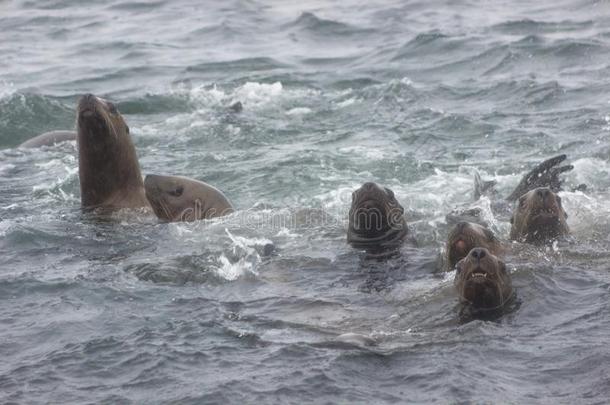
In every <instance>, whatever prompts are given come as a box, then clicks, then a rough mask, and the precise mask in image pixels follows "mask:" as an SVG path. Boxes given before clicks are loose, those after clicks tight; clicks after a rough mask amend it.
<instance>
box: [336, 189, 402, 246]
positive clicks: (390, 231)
mask: <svg viewBox="0 0 610 405" xmlns="http://www.w3.org/2000/svg"><path fill="white" fill-rule="evenodd" d="M408 232H409V229H408V227H407V221H406V220H405V217H404V209H403V207H402V206H401V205H400V204H399V203H398V201H397V200H396V198H395V197H394V192H393V191H392V190H390V189H389V188H385V187H380V186H379V185H377V184H375V183H370V182H369V183H364V184H363V185H362V187H360V188H359V189H358V190H356V191H354V193H353V194H352V205H351V207H350V211H349V226H348V230H347V242H348V243H349V244H350V245H352V246H353V247H355V248H358V249H364V250H366V251H367V252H369V253H381V252H383V251H387V250H395V249H398V248H399V247H400V246H401V245H402V244H403V243H404V242H405V239H406V238H407V235H408Z"/></svg>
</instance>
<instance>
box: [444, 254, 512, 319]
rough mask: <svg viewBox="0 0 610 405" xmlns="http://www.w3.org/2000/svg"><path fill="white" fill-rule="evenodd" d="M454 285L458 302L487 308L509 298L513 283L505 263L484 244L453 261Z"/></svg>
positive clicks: (494, 307)
mask: <svg viewBox="0 0 610 405" xmlns="http://www.w3.org/2000/svg"><path fill="white" fill-rule="evenodd" d="M454 285H455V288H456V290H457V293H458V296H459V300H460V303H462V304H463V305H464V306H466V307H469V309H471V310H474V312H477V311H490V310H495V309H500V308H502V307H503V306H504V304H506V303H507V302H508V301H510V299H511V297H512V295H513V287H512V282H511V279H510V275H509V273H508V271H506V265H505V264H504V262H503V261H501V260H500V259H498V258H497V257H496V256H494V255H493V254H491V252H490V251H489V250H487V249H485V248H474V249H472V250H471V251H470V252H469V253H468V255H467V256H466V257H465V258H464V259H462V260H460V261H459V262H458V264H457V265H456V273H455V279H454Z"/></svg>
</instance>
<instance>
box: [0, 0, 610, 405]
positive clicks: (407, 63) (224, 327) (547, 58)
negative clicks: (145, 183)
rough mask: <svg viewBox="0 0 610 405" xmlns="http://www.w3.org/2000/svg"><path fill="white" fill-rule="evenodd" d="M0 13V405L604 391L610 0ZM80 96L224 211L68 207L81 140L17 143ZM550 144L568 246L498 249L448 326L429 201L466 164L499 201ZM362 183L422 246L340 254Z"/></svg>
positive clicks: (519, 397)
mask: <svg viewBox="0 0 610 405" xmlns="http://www.w3.org/2000/svg"><path fill="white" fill-rule="evenodd" d="M0 32H1V34H0V38H1V40H0V55H1V56H2V57H1V58H0V356H1V357H2V362H0V402H2V403H24V404H25V403H27V404H32V403H62V404H63V403H109V404H110V403H111V404H115V403H147V404H150V403H294V404H302V403H363V404H365V403H366V404H369V403H434V402H436V403H463V402H476V403H481V402H485V403H527V404H533V403H548V404H558V403H565V404H575V403H579V404H580V403H584V404H603V403H608V401H610V265H609V260H610V253H609V249H610V219H609V218H610V216H609V214H610V192H609V191H608V190H609V187H610V2H608V1H599V0H570V1H566V0H559V1H542V2H529V1H507V0H504V1H496V2H483V1H465V0H458V1H391V0H390V1H363V0H347V1H343V2H334V1H325V0H304V1H300V2H280V1H259V0H239V1H234V0H227V1H223V2H211V1H209V2H199V1H189V0H176V1H169V0H160V1H156V2H145V1H125V0H111V1H98V2H95V3H88V4H86V5H85V4H84V3H82V2H77V1H74V0H49V1H45V2H37V1H0ZM89 92H91V93H94V94H96V95H99V96H103V97H105V98H108V99H110V100H113V101H115V102H116V104H117V106H118V108H119V110H120V111H121V112H122V114H123V115H124V117H125V119H126V120H127V122H128V124H129V126H130V128H131V133H132V136H133V138H134V142H135V144H136V148H137V152H138V155H139V159H140V165H141V168H142V172H143V174H147V173H155V174H171V175H185V176H189V177H194V178H197V179H200V180H203V181H206V182H208V183H210V184H213V185H215V186H216V187H218V188H220V189H221V190H223V191H224V192H225V194H226V195H227V196H228V197H229V198H230V199H231V201H232V202H233V203H234V205H235V206H236V208H237V209H238V211H237V212H236V213H235V214H233V215H231V216H229V217H227V218H223V219H219V220H213V221H201V222H197V223H188V224H185V223H172V224H164V223H159V222H158V221H157V220H156V219H154V218H151V217H147V216H134V215H132V213H118V214H117V215H116V216H115V217H114V218H112V219H111V220H105V221H102V220H100V219H98V218H95V217H92V216H90V215H88V214H85V213H82V212H81V211H80V206H79V204H80V195H79V193H80V191H79V187H78V159H77V154H76V146H75V144H74V143H69V142H68V143H64V144H61V145H58V146H55V147H48V148H42V149H32V150H25V149H18V148H16V146H17V145H19V144H20V143H21V142H22V141H24V140H26V139H28V138H30V137H32V136H35V135H37V134H39V133H42V132H44V131H49V130H56V129H71V128H74V122H75V105H76V100H77V98H78V97H79V96H80V95H82V94H83V93H89ZM237 101H240V102H241V103H242V104H243V106H244V109H243V111H242V112H241V113H237V114H236V113H233V112H231V111H230V109H229V106H230V105H231V104H233V103H235V102H237ZM560 153H565V154H567V155H568V156H569V162H570V163H572V164H573V165H574V166H575V168H574V170H573V171H572V172H570V173H568V174H567V175H566V176H565V191H563V192H562V193H561V196H562V198H563V201H564V205H565V208H566V210H567V212H568V214H569V218H568V223H569V225H570V227H571V230H572V235H573V239H572V240H571V241H569V242H566V243H563V244H559V245H555V246H553V247H549V248H545V249H531V250H529V251H527V252H526V253H522V254H518V255H517V254H515V255H512V256H509V258H508V259H507V260H508V266H509V268H510V271H511V273H512V278H513V284H514V286H515V290H516V294H517V300H518V301H517V304H516V305H515V306H514V308H512V310H511V311H509V312H508V313H507V314H505V315H504V316H502V317H501V318H499V319H496V320H493V321H488V320H487V321H486V320H474V321H472V322H467V323H461V322H458V306H457V297H456V294H455V292H454V290H453V284H452V280H453V276H454V274H453V273H447V274H439V273H437V272H435V268H436V260H437V256H438V254H439V252H440V251H441V249H442V247H443V243H444V241H445V238H446V233H447V228H448V225H447V223H446V220H445V215H446V214H447V213H448V212H450V211H451V210H452V209H453V208H455V207H456V206H459V205H460V204H466V203H469V202H471V201H472V178H473V173H474V171H475V170H478V171H480V172H481V174H482V175H483V177H484V178H486V179H496V180H497V181H498V183H499V186H498V189H499V192H500V195H508V193H510V191H511V190H512V188H513V187H514V186H515V185H516V184H517V183H518V181H519V180H520V178H521V176H522V175H523V174H524V173H526V172H527V171H528V170H529V169H530V168H531V167H532V166H533V165H535V164H536V163H537V162H539V161H541V160H543V159H546V158H548V157H551V156H554V155H556V154H560ZM365 181H376V182H378V183H380V184H383V185H385V186H387V187H390V188H392V189H393V190H394V192H395V194H396V196H397V198H398V200H399V201H400V202H401V204H402V205H403V206H404V207H405V211H406V215H407V219H408V222H409V224H410V227H411V229H412V232H413V234H414V235H415V238H416V239H417V242H418V245H419V247H418V248H416V249H410V250H409V251H408V252H406V254H405V255H403V256H402V257H400V258H394V259H391V260H389V261H386V262H370V261H367V260H364V259H363V257H362V255H361V254H360V252H357V251H355V250H353V249H352V248H350V247H349V246H347V244H346V241H345V239H346V234H345V232H346V219H347V210H348V208H349V204H350V201H351V192H352V191H353V190H354V189H355V188H357V187H358V186H359V185H360V184H362V183H363V182H365ZM581 183H584V184H586V185H587V186H588V188H587V190H586V191H585V192H581V191H572V190H573V189H574V187H575V186H576V185H578V184H581ZM479 204H480V205H481V206H482V207H483V208H486V207H488V206H489V204H490V201H489V200H483V201H481V202H480V203H479ZM487 214H488V216H489V218H490V220H491V223H492V226H493V228H494V230H495V231H496V232H497V233H498V235H499V236H500V237H502V238H506V237H507V236H508V230H509V224H508V223H507V222H506V221H505V220H504V219H502V218H496V217H493V215H492V213H491V212H490V211H487ZM270 246H273V249H270V248H269V247H270Z"/></svg>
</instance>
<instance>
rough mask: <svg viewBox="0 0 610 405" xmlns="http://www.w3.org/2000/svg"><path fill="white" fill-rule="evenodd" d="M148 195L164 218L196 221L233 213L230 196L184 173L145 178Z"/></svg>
mask: <svg viewBox="0 0 610 405" xmlns="http://www.w3.org/2000/svg"><path fill="white" fill-rule="evenodd" d="M144 188H145V190H146V198H147V199H148V202H149V203H150V205H151V207H152V208H153V211H154V212H155V214H156V215H157V217H158V218H159V219H161V220H164V221H168V222H175V221H189V222H190V221H196V220H199V219H210V218H214V217H220V216H223V215H227V214H229V213H231V212H233V207H232V206H231V204H230V203H229V201H228V200H227V199H226V197H225V196H224V195H223V194H222V193H221V192H220V191H219V190H217V189H215V188H214V187H212V186H210V185H208V184H205V183H203V182H200V181H197V180H193V179H189V178H186V177H180V176H159V175H154V174H149V175H147V176H146V179H145V180H144Z"/></svg>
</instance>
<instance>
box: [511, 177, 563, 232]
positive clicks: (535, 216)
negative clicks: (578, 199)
mask: <svg viewBox="0 0 610 405" xmlns="http://www.w3.org/2000/svg"><path fill="white" fill-rule="evenodd" d="M567 218H568V214H567V213H566V212H565V210H564V209H563V207H562V205H561V197H559V196H558V195H556V194H555V193H554V192H553V191H551V189H550V188H549V187H539V188H536V189H534V190H531V191H529V192H527V193H526V194H524V195H522V196H521V197H519V202H518V203H517V206H516V208H515V212H514V214H513V217H512V218H511V224H512V226H511V229H510V239H511V240H516V241H519V242H526V243H534V244H542V243H548V242H551V241H553V240H556V239H557V238H559V237H561V236H564V235H567V234H568V233H569V232H570V230H569V228H568V224H567V222H566V220H567Z"/></svg>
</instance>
